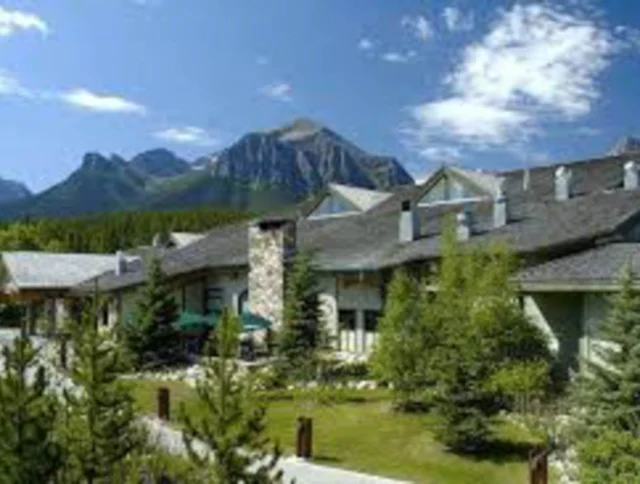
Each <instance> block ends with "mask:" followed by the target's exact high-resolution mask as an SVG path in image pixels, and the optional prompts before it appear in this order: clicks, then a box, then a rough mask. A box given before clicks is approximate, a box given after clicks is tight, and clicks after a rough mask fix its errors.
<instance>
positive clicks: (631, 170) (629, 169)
mask: <svg viewBox="0 0 640 484" xmlns="http://www.w3.org/2000/svg"><path fill="white" fill-rule="evenodd" d="M636 188H638V164H637V163H636V162H635V161H633V160H631V161H627V162H626V163H625V164H624V189H625V190H635V189H636Z"/></svg>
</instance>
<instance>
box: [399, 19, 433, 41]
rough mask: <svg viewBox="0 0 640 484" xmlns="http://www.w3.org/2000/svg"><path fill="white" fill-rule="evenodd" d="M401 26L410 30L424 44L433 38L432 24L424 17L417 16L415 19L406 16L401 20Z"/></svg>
mask: <svg viewBox="0 0 640 484" xmlns="http://www.w3.org/2000/svg"><path fill="white" fill-rule="evenodd" d="M400 25H402V27H404V28H406V29H408V30H409V31H410V32H411V33H412V34H413V35H414V36H415V37H416V38H417V39H419V40H421V41H423V42H424V41H427V40H429V39H430V38H431V37H433V29H432V28H431V24H429V21H428V20H427V19H426V18H425V17H424V16H422V15H416V16H415V17H412V16H410V15H405V16H404V17H402V19H401V20H400Z"/></svg>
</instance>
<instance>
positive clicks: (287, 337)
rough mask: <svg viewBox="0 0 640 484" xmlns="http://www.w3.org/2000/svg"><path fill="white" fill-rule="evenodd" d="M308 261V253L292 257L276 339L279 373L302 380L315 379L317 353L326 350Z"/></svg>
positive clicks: (313, 274) (315, 285)
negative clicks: (281, 322) (281, 321)
mask: <svg viewBox="0 0 640 484" xmlns="http://www.w3.org/2000/svg"><path fill="white" fill-rule="evenodd" d="M312 258H313V255H312V254H311V253H308V252H300V253H298V254H296V256H295V259H294V262H293V267H292V268H291V272H290V274H289V275H288V278H287V283H286V288H285V301H284V311H283V324H282V328H281V330H280V333H279V335H278V355H279V357H280V361H279V364H280V367H281V371H283V372H285V373H286V374H288V375H289V376H293V377H297V378H303V379H310V378H313V377H315V370H316V366H317V362H318V357H319V353H320V351H321V350H322V349H325V348H326V347H327V346H328V337H327V333H326V328H325V324H324V321H323V318H322V310H321V304H320V291H319V289H318V278H317V273H316V271H315V268H314V267H313V263H312Z"/></svg>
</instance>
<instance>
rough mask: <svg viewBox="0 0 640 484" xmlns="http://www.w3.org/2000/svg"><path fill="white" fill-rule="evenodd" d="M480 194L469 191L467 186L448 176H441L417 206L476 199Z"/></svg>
mask: <svg viewBox="0 0 640 484" xmlns="http://www.w3.org/2000/svg"><path fill="white" fill-rule="evenodd" d="M480 196H481V194H479V193H476V192H475V191H473V190H471V189H470V188H469V186H468V185H465V184H464V183H463V182H461V181H458V180H456V179H454V178H452V177H449V176H443V177H442V178H440V180H438V181H437V182H436V184H435V185H433V186H432V187H431V188H430V189H429V191H428V192H427V193H425V194H424V196H423V197H422V199H421V200H420V203H419V205H430V204H433V203H446V202H452V201H455V200H468V199H471V198H478V197H480Z"/></svg>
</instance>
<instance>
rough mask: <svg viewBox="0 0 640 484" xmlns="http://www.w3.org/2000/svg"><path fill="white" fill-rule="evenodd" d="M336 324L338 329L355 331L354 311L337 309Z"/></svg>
mask: <svg viewBox="0 0 640 484" xmlns="http://www.w3.org/2000/svg"><path fill="white" fill-rule="evenodd" d="M338 326H339V328H340V331H355V330H356V312H355V311H354V310H352V309H341V310H340V311H338Z"/></svg>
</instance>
